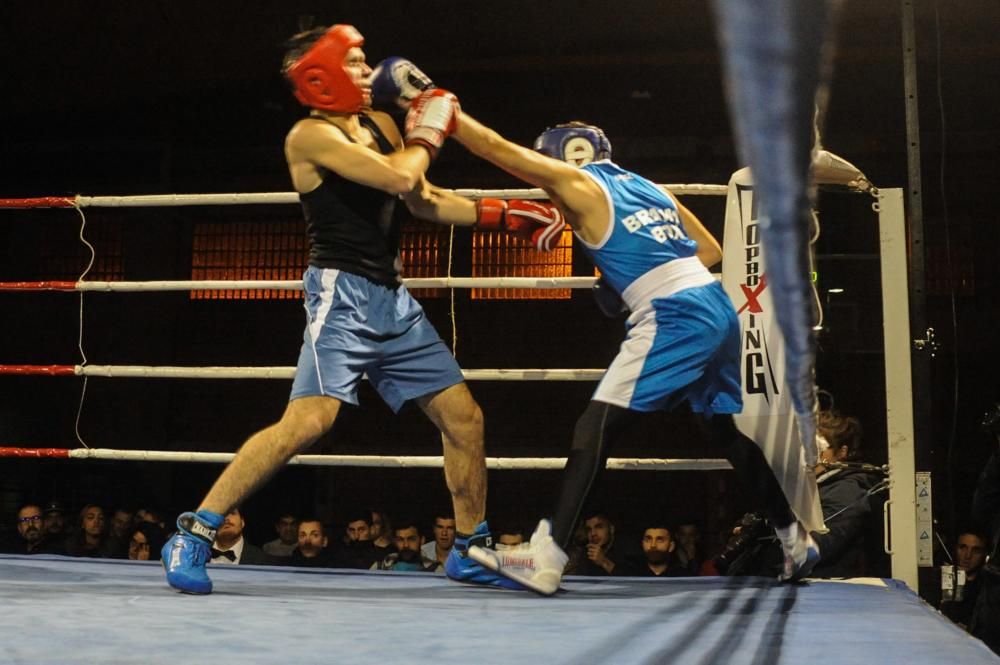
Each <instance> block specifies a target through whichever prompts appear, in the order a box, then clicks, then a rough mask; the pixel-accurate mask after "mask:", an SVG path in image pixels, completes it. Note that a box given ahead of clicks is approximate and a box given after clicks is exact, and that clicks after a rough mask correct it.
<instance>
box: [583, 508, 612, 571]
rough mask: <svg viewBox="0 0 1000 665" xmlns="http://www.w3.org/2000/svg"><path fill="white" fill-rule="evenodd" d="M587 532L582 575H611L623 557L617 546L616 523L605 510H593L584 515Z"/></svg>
mask: <svg viewBox="0 0 1000 665" xmlns="http://www.w3.org/2000/svg"><path fill="white" fill-rule="evenodd" d="M583 525H584V528H585V529H586V533H587V545H586V548H585V553H586V559H585V560H583V561H582V565H581V566H580V570H579V571H578V573H579V574H580V575H598V576H600V575H611V574H613V573H614V571H615V567H616V566H617V565H618V563H619V561H621V558H622V557H620V556H619V554H618V551H617V549H616V547H615V525H614V522H612V521H611V517H610V516H609V515H608V513H607V512H605V511H603V510H594V511H591V512H590V513H589V514H588V515H585V516H584V520H583Z"/></svg>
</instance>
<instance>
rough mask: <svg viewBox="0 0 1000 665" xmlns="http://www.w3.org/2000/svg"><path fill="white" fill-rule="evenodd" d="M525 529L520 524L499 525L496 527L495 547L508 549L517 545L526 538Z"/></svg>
mask: <svg viewBox="0 0 1000 665" xmlns="http://www.w3.org/2000/svg"><path fill="white" fill-rule="evenodd" d="M526 534H527V530H526V529H525V528H524V527H523V526H520V525H514V524H510V525H501V527H500V528H499V529H497V539H496V545H495V547H496V549H498V550H508V549H512V548H515V547H517V546H518V545H520V544H522V543H524V542H525V541H526V540H527V535H526Z"/></svg>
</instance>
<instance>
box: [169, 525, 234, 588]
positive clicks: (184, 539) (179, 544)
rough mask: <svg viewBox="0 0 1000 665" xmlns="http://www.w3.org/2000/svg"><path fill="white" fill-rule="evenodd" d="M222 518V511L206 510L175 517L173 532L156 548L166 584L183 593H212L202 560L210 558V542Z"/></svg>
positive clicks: (213, 538) (205, 560) (210, 583)
mask: <svg viewBox="0 0 1000 665" xmlns="http://www.w3.org/2000/svg"><path fill="white" fill-rule="evenodd" d="M222 520H223V516H222V515H219V514H218V513H213V512H211V511H208V510H199V511H198V512H196V513H182V514H181V516H180V517H178V518H177V533H175V534H174V535H173V536H171V538H170V540H168V541H167V542H166V544H165V545H164V546H163V549H162V550H161V551H160V554H161V556H162V558H163V568H164V569H165V570H166V571H167V584H169V585H170V586H172V587H173V588H175V589H177V590H178V591H181V592H183V593H200V594H201V593H212V580H210V579H208V573H206V572H205V564H206V563H208V561H209V559H211V558H212V553H211V552H212V549H211V548H212V543H213V542H215V532H216V530H217V529H218V528H219V527H220V526H222Z"/></svg>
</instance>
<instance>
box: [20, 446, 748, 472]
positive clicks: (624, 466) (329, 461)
mask: <svg viewBox="0 0 1000 665" xmlns="http://www.w3.org/2000/svg"><path fill="white" fill-rule="evenodd" d="M235 456H236V453H204V452H190V451H175V450H119V449H113V448H19V447H0V458H3V457H33V458H47V459H105V460H119V461H133V462H212V463H227V462H229V461H231V460H232V459H233V458H234V457H235ZM566 459H567V458H565V457H487V458H486V468H488V469H497V470H504V471H510V470H548V469H562V468H563V467H565V466H566ZM288 463H289V464H297V465H302V466H345V467H372V468H423V469H440V468H442V467H443V466H444V457H442V456H440V455H426V456H424V455H295V456H294V457H292V458H291V459H290V460H289V461H288ZM607 468H608V469H610V470H614V471H725V470H728V469H732V468H733V467H732V465H730V464H729V462H728V461H726V460H724V459H707V458H699V459H646V458H641V457H612V458H609V459H608V462H607Z"/></svg>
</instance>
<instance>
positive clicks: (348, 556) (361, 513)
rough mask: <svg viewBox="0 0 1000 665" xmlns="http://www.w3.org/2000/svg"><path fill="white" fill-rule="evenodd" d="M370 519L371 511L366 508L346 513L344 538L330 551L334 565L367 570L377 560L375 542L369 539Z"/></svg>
mask: <svg viewBox="0 0 1000 665" xmlns="http://www.w3.org/2000/svg"><path fill="white" fill-rule="evenodd" d="M371 519H372V517H371V511H369V510H368V509H367V508H366V509H363V510H357V511H355V512H353V513H351V514H350V515H348V517H347V526H346V528H345V529H344V536H345V540H344V542H343V544H342V545H340V546H339V547H337V548H335V549H334V550H333V552H332V556H333V565H334V566H336V567H337V568H357V569H360V570H368V569H369V568H371V567H372V565H373V564H374V563H375V562H376V561H378V557H377V556H376V554H375V544H374V543H373V542H372V541H371V526H372V525H371Z"/></svg>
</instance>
